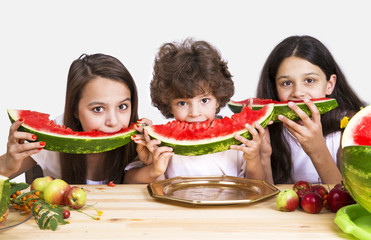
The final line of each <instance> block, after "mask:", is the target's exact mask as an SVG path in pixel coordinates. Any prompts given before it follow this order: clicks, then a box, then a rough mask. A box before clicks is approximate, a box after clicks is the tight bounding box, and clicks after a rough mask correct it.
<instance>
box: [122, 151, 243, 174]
mask: <svg viewBox="0 0 371 240" xmlns="http://www.w3.org/2000/svg"><path fill="white" fill-rule="evenodd" d="M142 166H144V165H143V164H142V163H141V162H140V161H136V162H132V163H130V164H129V165H128V166H127V167H126V168H125V170H126V171H128V170H130V169H132V168H136V167H142ZM245 173H246V161H245V159H244V158H243V152H242V151H237V150H227V151H223V152H217V153H212V154H206V155H201V156H182V155H177V154H175V155H174V156H173V157H172V158H171V159H170V160H169V164H168V166H167V169H166V171H165V173H164V175H165V178H166V179H168V178H173V177H177V176H221V175H228V176H234V177H242V178H243V177H245Z"/></svg>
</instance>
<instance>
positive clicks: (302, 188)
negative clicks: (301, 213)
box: [292, 181, 312, 201]
mask: <svg viewBox="0 0 371 240" xmlns="http://www.w3.org/2000/svg"><path fill="white" fill-rule="evenodd" d="M311 187H312V184H311V183H310V182H307V181H297V182H296V183H295V184H294V185H293V186H292V189H293V190H294V191H295V192H296V194H298V197H299V201H301V199H302V198H303V196H304V194H306V193H308V192H310V191H311Z"/></svg>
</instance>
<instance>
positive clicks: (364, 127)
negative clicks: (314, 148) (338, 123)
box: [340, 105, 371, 213]
mask: <svg viewBox="0 0 371 240" xmlns="http://www.w3.org/2000/svg"><path fill="white" fill-rule="evenodd" d="M340 170H341V174H342V176H343V182H344V185H345V187H346V189H347V190H348V191H349V193H350V195H352V197H353V199H354V200H355V201H356V202H357V203H359V204H360V205H361V206H362V207H364V208H365V209H367V210H368V211H369V212H370V213H371V105H370V106H367V107H365V108H363V109H362V110H361V111H359V112H358V113H357V114H356V115H354V116H353V117H352V118H351V119H350V121H349V123H348V125H347V126H346V128H345V130H344V133H343V137H342V150H341V164H340Z"/></svg>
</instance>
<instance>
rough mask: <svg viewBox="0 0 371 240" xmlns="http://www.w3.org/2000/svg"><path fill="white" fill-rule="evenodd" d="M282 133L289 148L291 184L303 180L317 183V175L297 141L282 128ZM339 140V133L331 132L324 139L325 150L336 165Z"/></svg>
mask: <svg viewBox="0 0 371 240" xmlns="http://www.w3.org/2000/svg"><path fill="white" fill-rule="evenodd" d="M283 133H284V136H285V138H286V139H287V141H288V143H289V144H290V147H291V159H292V164H293V168H292V170H291V176H292V178H293V182H297V181H300V180H304V181H308V182H310V183H318V178H319V175H318V173H317V170H316V168H315V167H314V165H313V163H312V160H311V159H310V157H309V156H308V155H307V154H306V153H305V152H304V150H303V148H302V147H301V145H300V143H299V142H298V141H297V139H296V138H295V137H294V136H293V135H292V134H291V133H290V132H289V131H288V130H287V129H286V128H284V131H283ZM340 138H341V131H338V132H333V133H331V134H328V135H327V136H326V137H325V141H326V145H327V148H328V149H329V151H330V153H331V156H332V159H333V160H334V162H335V164H336V163H337V152H338V150H339V148H340Z"/></svg>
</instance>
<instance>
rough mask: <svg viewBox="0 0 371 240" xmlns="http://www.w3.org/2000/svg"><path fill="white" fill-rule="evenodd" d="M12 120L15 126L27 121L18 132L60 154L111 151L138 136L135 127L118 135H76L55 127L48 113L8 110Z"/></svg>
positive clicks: (73, 132) (126, 129)
mask: <svg viewBox="0 0 371 240" xmlns="http://www.w3.org/2000/svg"><path fill="white" fill-rule="evenodd" d="M8 116H9V119H10V121H11V122H15V121H17V120H18V119H20V118H23V119H24V123H23V124H22V125H21V126H20V127H19V129H18V131H24V132H29V133H32V134H34V135H36V136H37V140H36V141H39V142H41V141H43V142H45V143H46V145H45V147H44V148H43V149H46V150H51V151H56V152H65V153H77V154H88V153H100V152H105V151H110V150H113V149H115V148H118V147H121V146H123V145H125V144H127V143H129V142H130V141H131V136H132V135H134V134H136V130H135V128H134V124H131V125H130V126H129V127H128V128H124V129H121V130H120V131H118V132H115V133H104V132H98V131H90V132H75V131H72V130H71V129H70V128H66V127H65V126H60V125H58V124H55V123H54V121H52V120H50V119H49V116H50V115H49V114H45V113H40V112H36V111H30V110H13V109H8Z"/></svg>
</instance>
